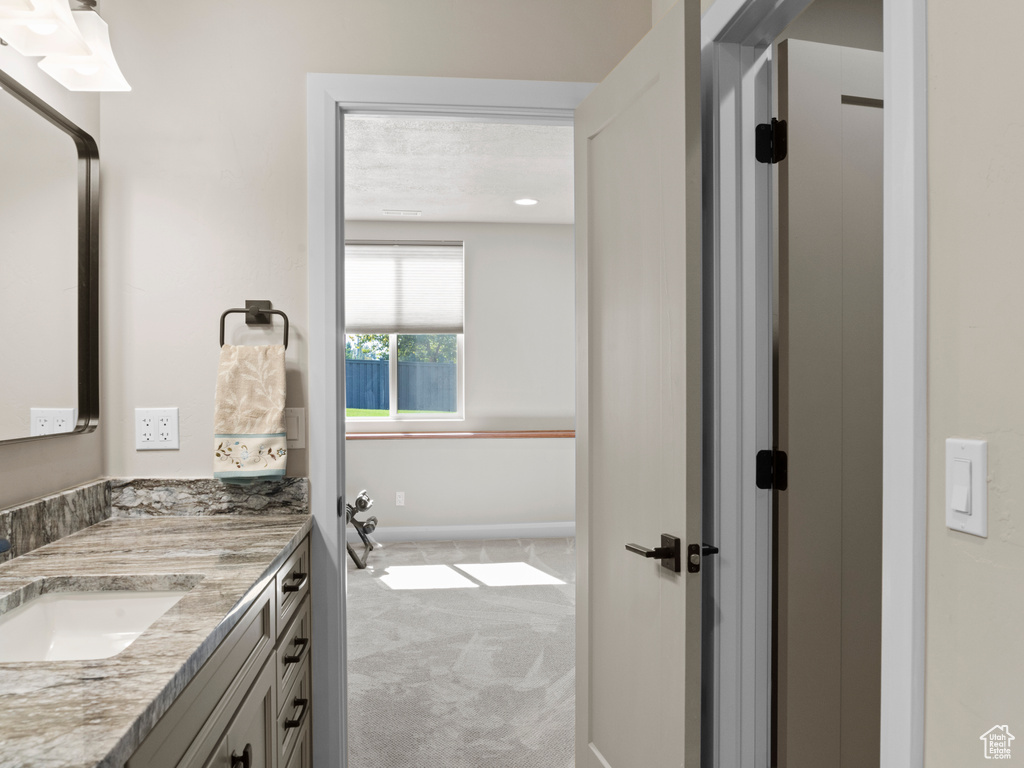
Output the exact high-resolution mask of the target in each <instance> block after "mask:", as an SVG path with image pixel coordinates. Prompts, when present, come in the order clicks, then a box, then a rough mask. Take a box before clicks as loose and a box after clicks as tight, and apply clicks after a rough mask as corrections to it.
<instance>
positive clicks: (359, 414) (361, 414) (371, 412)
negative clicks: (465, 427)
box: [345, 408, 447, 419]
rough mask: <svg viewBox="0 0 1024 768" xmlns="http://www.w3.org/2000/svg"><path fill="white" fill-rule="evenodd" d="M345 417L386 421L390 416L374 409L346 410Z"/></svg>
mask: <svg viewBox="0 0 1024 768" xmlns="http://www.w3.org/2000/svg"><path fill="white" fill-rule="evenodd" d="M399 413H447V411H402V410H399ZM345 415H346V416H348V417H349V418H352V417H356V418H365V417H367V416H371V417H376V418H381V419H386V418H387V417H388V416H389V415H390V414H389V413H388V412H387V411H384V410H377V409H374V408H346V409H345Z"/></svg>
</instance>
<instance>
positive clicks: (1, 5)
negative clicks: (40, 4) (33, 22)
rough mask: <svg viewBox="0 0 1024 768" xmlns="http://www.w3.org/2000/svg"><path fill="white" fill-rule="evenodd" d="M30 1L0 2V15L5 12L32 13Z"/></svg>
mask: <svg viewBox="0 0 1024 768" xmlns="http://www.w3.org/2000/svg"><path fill="white" fill-rule="evenodd" d="M33 10H35V6H34V5H32V0H0V15H2V14H4V13H6V12H7V11H33Z"/></svg>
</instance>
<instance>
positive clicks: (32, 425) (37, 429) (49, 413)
mask: <svg viewBox="0 0 1024 768" xmlns="http://www.w3.org/2000/svg"><path fill="white" fill-rule="evenodd" d="M28 433H29V435H31V436H33V437H35V436H37V435H52V434H53V409H52V408H30V409H29V430H28Z"/></svg>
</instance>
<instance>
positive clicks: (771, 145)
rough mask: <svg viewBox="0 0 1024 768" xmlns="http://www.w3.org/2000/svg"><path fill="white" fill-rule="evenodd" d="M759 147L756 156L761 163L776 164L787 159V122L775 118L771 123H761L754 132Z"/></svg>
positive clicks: (755, 151)
mask: <svg viewBox="0 0 1024 768" xmlns="http://www.w3.org/2000/svg"><path fill="white" fill-rule="evenodd" d="M754 136H755V138H756V141H757V146H756V147H755V149H754V156H755V157H756V158H757V162H759V163H769V164H774V163H778V162H780V161H782V160H785V159H786V139H787V131H786V121H785V120H777V119H775V118H774V117H773V118H772V121H771V122H770V123H761V124H760V125H759V126H757V129H756V130H755V131H754Z"/></svg>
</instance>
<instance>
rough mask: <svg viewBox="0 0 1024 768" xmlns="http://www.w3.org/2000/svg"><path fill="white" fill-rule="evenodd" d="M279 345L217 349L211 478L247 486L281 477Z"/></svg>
mask: <svg viewBox="0 0 1024 768" xmlns="http://www.w3.org/2000/svg"><path fill="white" fill-rule="evenodd" d="M284 394H285V375H284V345H282V344H274V345H271V346H266V347H242V346H237V347H236V346H232V345H230V344H225V345H224V346H223V347H221V348H220V367H219V369H218V370H217V395H216V401H215V407H214V414H213V431H214V436H213V445H214V452H213V453H214V458H213V476H214V477H216V478H219V479H221V480H223V481H224V482H225V483H231V484H234V485H247V484H248V483H251V482H254V481H257V480H271V479H274V478H279V477H284V471H285V464H286V462H287V459H288V445H287V441H286V437H287V435H286V433H285V425H284Z"/></svg>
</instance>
